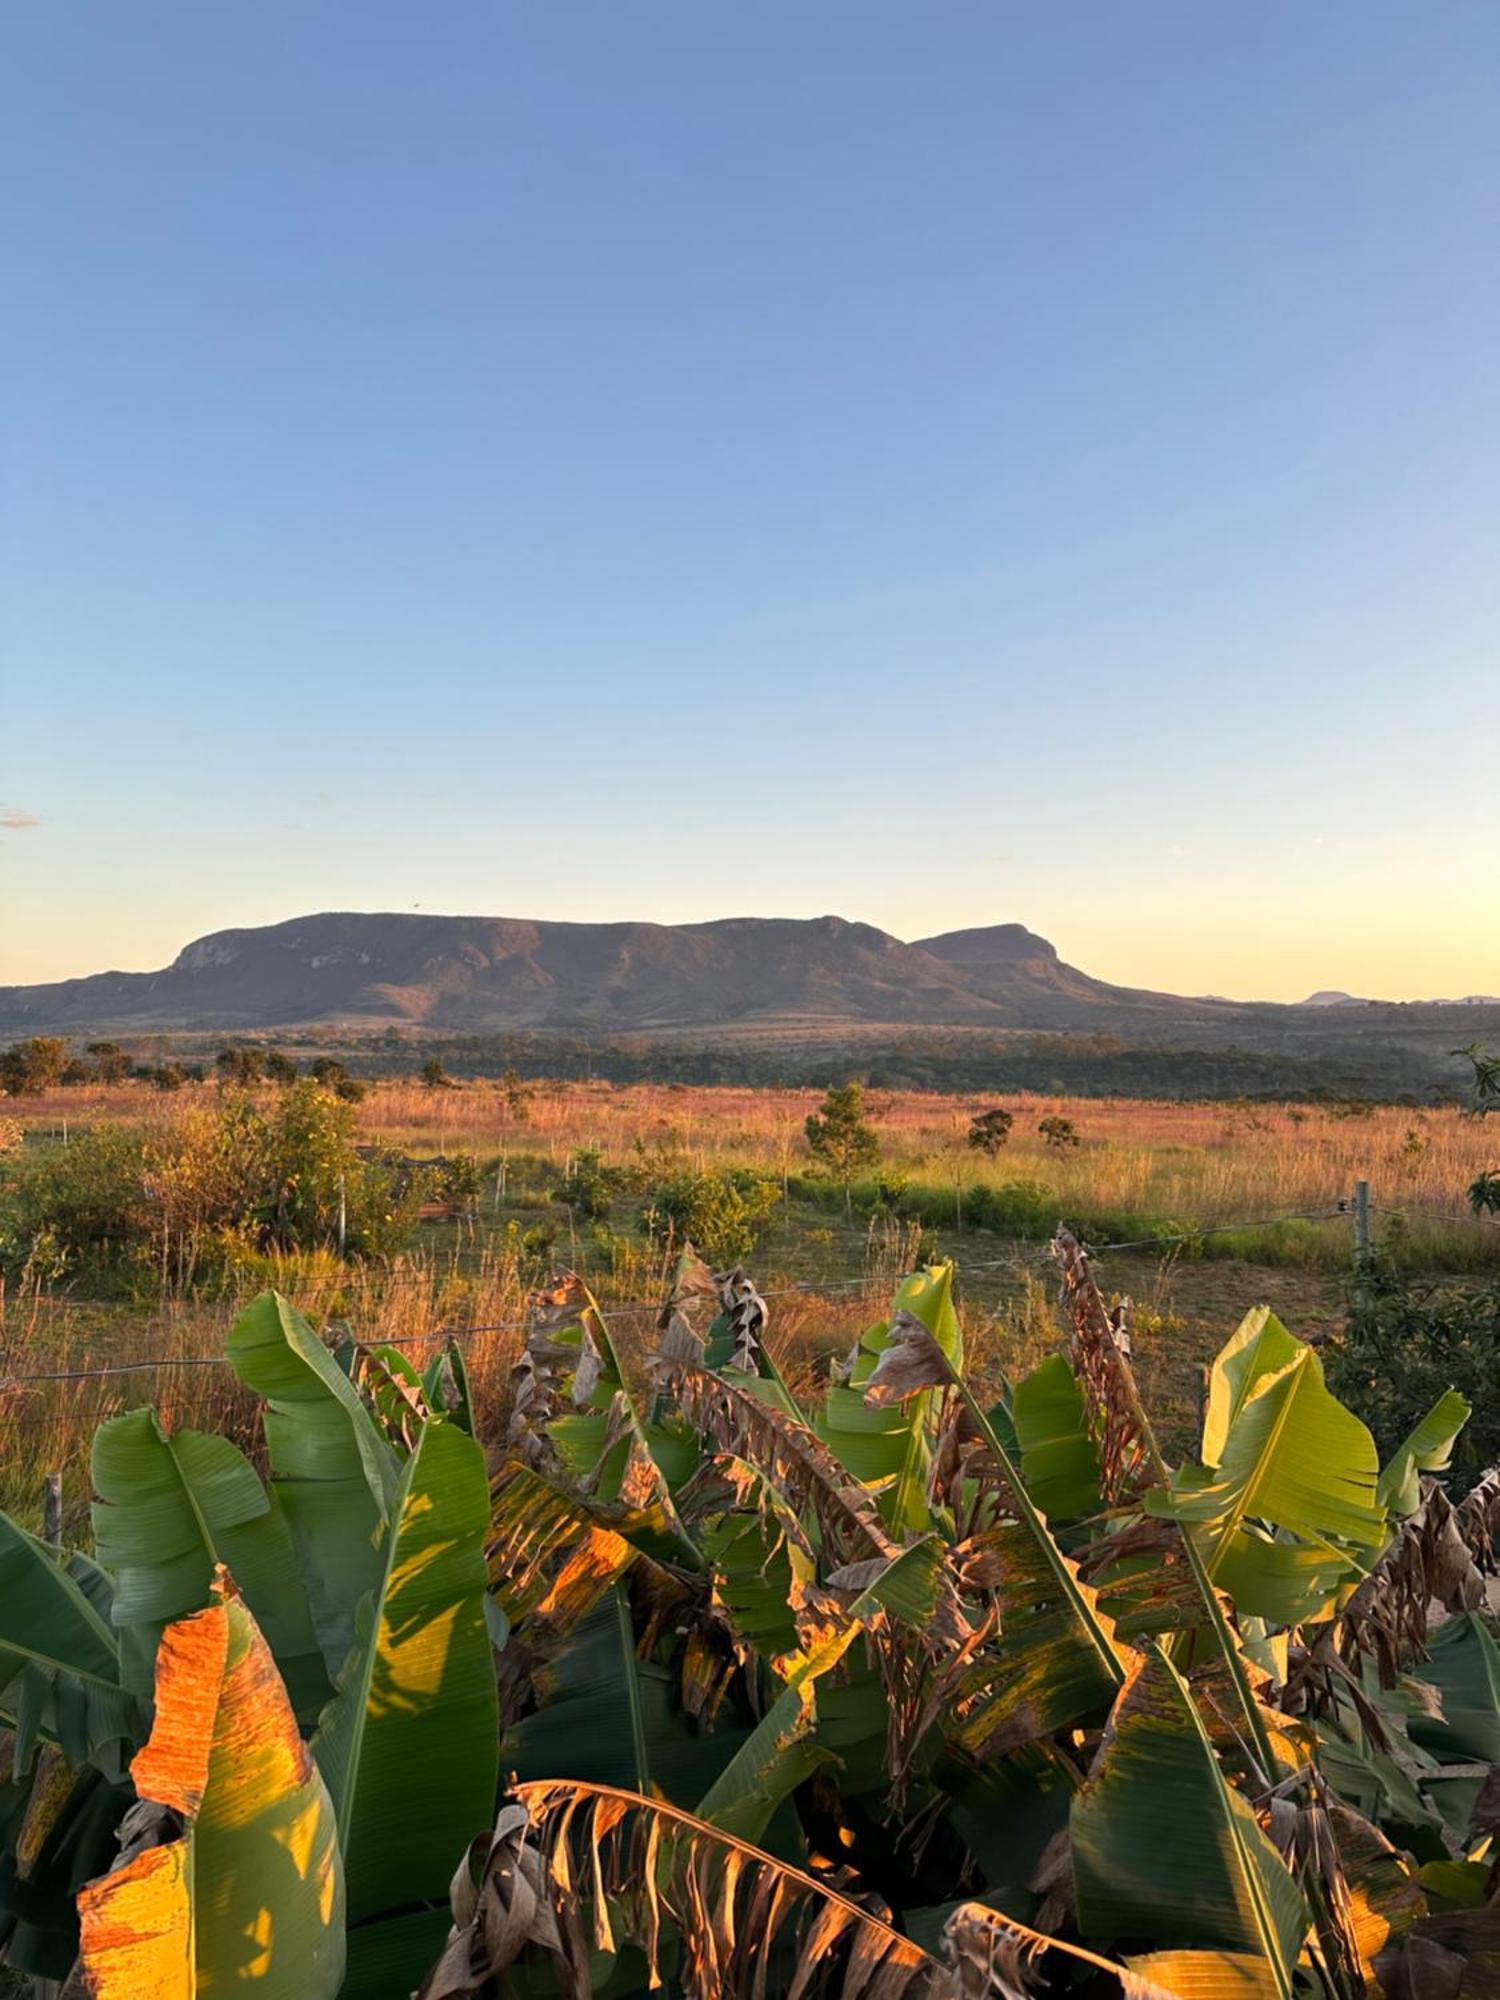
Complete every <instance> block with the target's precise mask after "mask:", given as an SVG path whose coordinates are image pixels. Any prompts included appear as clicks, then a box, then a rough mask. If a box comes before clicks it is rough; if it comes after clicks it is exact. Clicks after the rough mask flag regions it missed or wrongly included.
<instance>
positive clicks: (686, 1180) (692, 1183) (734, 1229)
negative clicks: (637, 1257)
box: [641, 1169, 781, 1269]
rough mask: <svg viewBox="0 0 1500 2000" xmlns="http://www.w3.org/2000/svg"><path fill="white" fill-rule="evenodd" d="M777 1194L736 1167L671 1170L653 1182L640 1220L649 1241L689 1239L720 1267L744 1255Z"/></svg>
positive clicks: (773, 1187) (775, 1189)
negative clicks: (711, 1170) (708, 1170)
mask: <svg viewBox="0 0 1500 2000" xmlns="http://www.w3.org/2000/svg"><path fill="white" fill-rule="evenodd" d="M780 1199H781V1190H780V1188H779V1187H777V1185H776V1183H775V1182H774V1181H768V1180H762V1179H760V1178H759V1177H758V1176H757V1175H755V1174H751V1173H746V1172H743V1171H741V1170H738V1169H731V1170H730V1171H729V1172H727V1173H722V1174H693V1173H687V1174H674V1175H672V1176H671V1177H670V1178H669V1179H667V1180H663V1181H659V1182H658V1183H657V1184H656V1186H655V1188H654V1189H653V1190H652V1193H651V1197H650V1199H649V1201H648V1202H647V1205H646V1207H645V1209H644V1211H643V1212H642V1215H641V1222H642V1224H643V1226H644V1227H645V1229H646V1232H647V1234H648V1235H649V1236H651V1237H652V1238H653V1239H654V1240H655V1241H657V1242H661V1243H667V1244H672V1245H681V1244H682V1243H684V1242H688V1243H691V1244H692V1245H693V1247H694V1249H696V1250H697V1251H698V1252H699V1254H700V1255H701V1256H703V1257H705V1258H707V1260H708V1262H709V1263H710V1264H714V1265H717V1266H718V1267H719V1268H720V1269H723V1268H725V1267H726V1266H728V1265H730V1264H738V1263H741V1262H742V1261H743V1260H744V1259H745V1258H746V1257H748V1256H749V1255H750V1252H751V1251H752V1250H753V1249H754V1247H755V1243H756V1239H757V1237H758V1236H759V1234H760V1232H761V1230H762V1229H763V1228H764V1227H765V1225H766V1223H767V1222H768V1221H769V1220H770V1217H771V1214H772V1211H773V1210H774V1209H775V1207H776V1204H777V1202H778V1201H780Z"/></svg>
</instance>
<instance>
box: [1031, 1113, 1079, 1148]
mask: <svg viewBox="0 0 1500 2000" xmlns="http://www.w3.org/2000/svg"><path fill="white" fill-rule="evenodd" d="M1036 1129H1037V1130H1038V1132H1040V1133H1041V1135H1042V1137H1043V1138H1044V1139H1045V1140H1046V1142H1047V1144H1048V1145H1049V1146H1056V1147H1058V1148H1062V1147H1066V1146H1081V1145H1082V1144H1083V1141H1082V1140H1081V1139H1080V1138H1079V1136H1078V1127H1077V1126H1076V1125H1075V1124H1074V1123H1073V1121H1072V1119H1071V1118H1058V1117H1056V1116H1053V1117H1051V1118H1043V1119H1041V1120H1040V1122H1039V1123H1038V1125H1037V1128H1036Z"/></svg>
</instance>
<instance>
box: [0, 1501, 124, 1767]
mask: <svg viewBox="0 0 1500 2000" xmlns="http://www.w3.org/2000/svg"><path fill="white" fill-rule="evenodd" d="M80 1568H83V1564H82V1562H80ZM84 1574H85V1575H87V1570H86V1569H85V1570H84ZM0 1721H3V1722H5V1723H8V1724H9V1725H10V1726H11V1728H12V1729H14V1730H15V1732H16V1738H17V1740H16V1742H15V1743H14V1744H13V1745H12V1748H11V1761H12V1765H13V1768H15V1769H17V1770H18V1772H19V1774H20V1775H23V1776H24V1775H25V1773H26V1772H27V1771H28V1770H29V1769H30V1764H31V1748H32V1746H33V1745H34V1744H35V1743H36V1741H37V1740H38V1739H39V1738H45V1739H47V1740H50V1741H51V1742H54V1743H56V1744H58V1745H60V1746H61V1748H62V1749H63V1750H64V1751H65V1752H66V1754H67V1756H68V1757H69V1759H70V1760H71V1761H72V1762H73V1763H74V1764H82V1763H84V1762H85V1761H88V1762H91V1763H94V1764H96V1765H97V1766H98V1767H99V1769H100V1770H101V1771H103V1772H104V1774H105V1775H106V1776H107V1777H109V1778H112V1779H117V1778H120V1777H122V1776H123V1775H124V1759H125V1757H126V1756H128V1754H129V1752H130V1750H131V1749H133V1748H134V1747H135V1744H136V1743H138V1742H139V1741H140V1738H141V1736H142V1735H143V1734H144V1733H145V1717H144V1713H143V1711H142V1708H141V1705H140V1703H139V1702H138V1701H137V1700H135V1699H134V1698H133V1696H132V1695H131V1694H130V1693H129V1692H128V1691H127V1690H125V1689H124V1688H122V1686H121V1683H120V1656H119V1640H118V1637H117V1635H116V1633H115V1632H114V1630H113V1628H112V1626H111V1625H110V1623H109V1619H108V1614H107V1610H106V1609H104V1608H101V1606H100V1605H99V1604H97V1603H96V1602H95V1601H94V1596H93V1595H91V1594H90V1591H89V1590H85V1588H84V1587H83V1584H82V1583H81V1582H80V1580H79V1576H78V1575H77V1574H75V1573H74V1570H73V1567H72V1566H71V1562H70V1560H69V1559H66V1558H64V1557H63V1556H61V1555H60V1554H59V1553H58V1552H57V1551H56V1550H53V1549H50V1548H48V1547H47V1545H46V1544H45V1543H42V1542H38V1541H37V1540H36V1539H35V1538H34V1537H33V1536H31V1535H28V1534H27V1533H26V1532H25V1530H24V1529H22V1528H19V1527H18V1526H17V1525H16V1523H15V1522H14V1521H12V1520H11V1519H10V1517H9V1516H8V1515H6V1514H0Z"/></svg>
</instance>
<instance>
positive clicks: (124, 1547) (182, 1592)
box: [93, 1409, 329, 1721]
mask: <svg viewBox="0 0 1500 2000" xmlns="http://www.w3.org/2000/svg"><path fill="white" fill-rule="evenodd" d="M93 1476H94V1491H95V1492H96V1494H97V1495H98V1498H97V1500H96V1501H95V1502H94V1507H93V1522H94V1546H95V1548H96V1549H97V1550H98V1553H99V1557H100V1560H101V1561H102V1562H103V1563H104V1564H106V1565H107V1567H108V1568H109V1570H110V1571H111V1572H112V1573H113V1576H114V1580H115V1596H114V1610H113V1616H114V1622H115V1624H116V1625H117V1626H118V1628H119V1631H120V1641H121V1646H120V1650H121V1659H122V1664H123V1668H124V1678H125V1680H126V1683H127V1685H129V1686H130V1687H132V1688H133V1689H135V1690H137V1691H139V1692H141V1693H144V1694H149V1693H150V1691H151V1685H152V1670H153V1668H154V1665H155V1661H156V1646H157V1641H158V1640H159V1638H160V1637H161V1634H162V1630H163V1628H164V1627H165V1626H166V1625H168V1624H170V1623H171V1621H172V1620H173V1619H174V1618H182V1617H185V1616H186V1614H187V1613H188V1612H190V1611H201V1610H202V1609H203V1607H204V1605H206V1604H207V1603H208V1601H209V1595H210V1590H211V1587H212V1583H213V1577H214V1570H215V1566H216V1565H217V1564H219V1563H223V1564H224V1565H225V1566H226V1568H228V1569H229V1570H230V1571H231V1573H232V1574H233V1575H234V1577H235V1579H236V1582H237V1583H238V1584H239V1586H240V1588H241V1590H242V1591H243V1592H244V1596H245V1601H246V1603H247V1604H248V1605H249V1607H250V1611H251V1615H252V1616H253V1617H254V1618H255V1620H256V1622H257V1623H258V1624H259V1626H260V1628H261V1630H262V1632H263V1633H264V1634H265V1638H266V1642H267V1644H268V1645H269V1646H270V1648H271V1652H272V1654H273V1656H274V1658H275V1660H276V1665H277V1667H278V1669H279V1671H280V1673H281V1676H282V1678H283V1680H284V1681H285V1682H286V1684H287V1690H288V1692H289V1693H290V1695H291V1697H292V1705H293V1707H294V1708H295V1709H296V1711H297V1714H298V1716H299V1717H300V1718H301V1719H303V1720H305V1721H310V1720H311V1719H312V1718H313V1717H314V1716H316V1714H317V1712H318V1709H319V1708H320V1707H321V1705H322V1703H323V1702H324V1701H326V1700H327V1698H328V1693H329V1682H328V1675H327V1672H326V1671H325V1668H324V1664H323V1656H322V1653H321V1652H320V1651H319V1648H318V1642H317V1638H316V1636H315V1635H314V1632H313V1626H312V1615H311V1612H310V1610H309V1608H308V1598H307V1589H306V1587H305V1585H304V1583H303V1581H302V1576H301V1573H300V1571H299V1570H298V1567H297V1557H296V1551H295V1550H294V1548H293V1546H292V1537H291V1533H290V1531H289V1529H288V1527H287V1523H286V1521H285V1519H284V1518H283V1515H282V1512H281V1509H280V1506H279V1504H278V1503H277V1500H276V1498H275V1497H274V1496H273V1495H270V1494H268V1493H267V1492H266V1489H265V1487H264V1486H263V1485H262V1484H261V1480H260V1476H259V1474H258V1473H257V1472H256V1470H255V1468H254V1467H253V1466H252V1465H251V1463H250V1461H249V1460H248V1459H247V1458H246V1457H245V1455H244V1454H243V1452H241V1451H239V1450H237V1449H236V1448H235V1446H234V1445H232V1444H231V1443H230V1442H229V1440H228V1439H227V1438H222V1437H215V1436H211V1435H209V1434H207V1433H205V1432H203V1431H176V1432H174V1433H172V1434H170V1435H169V1434H168V1433H167V1432H166V1431H165V1430H164V1429H163V1428H162V1424H161V1420H160V1418H159V1417H158V1416H157V1414H156V1412H155V1410H149V1409H145V1410H127V1411H126V1412H125V1414H124V1415H123V1416H118V1417H111V1418H110V1419H109V1420H108V1422H106V1423H103V1424H101V1425H100V1426H99V1429H98V1431H97V1432H96V1433H95V1437H94V1463H93Z"/></svg>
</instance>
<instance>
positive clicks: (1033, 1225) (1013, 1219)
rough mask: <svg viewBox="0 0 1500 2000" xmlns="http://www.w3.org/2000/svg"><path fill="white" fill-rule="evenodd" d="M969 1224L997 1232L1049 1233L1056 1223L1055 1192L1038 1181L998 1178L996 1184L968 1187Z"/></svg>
mask: <svg viewBox="0 0 1500 2000" xmlns="http://www.w3.org/2000/svg"><path fill="white" fill-rule="evenodd" d="M967 1214H968V1220H969V1223H970V1225H971V1226H972V1227H973V1228H976V1229H993V1230H994V1231H995V1233H996V1235H997V1236H1023V1237H1040V1236H1050V1235H1051V1234H1052V1231H1053V1230H1054V1229H1055V1228H1056V1227H1057V1196H1056V1195H1055V1194H1054V1193H1053V1192H1052V1190H1051V1188H1049V1187H1044V1186H1043V1185H1042V1183H1041V1182H1040V1181H1002V1182H1001V1183H1000V1185H999V1187H984V1186H982V1185H981V1186H979V1187H976V1188H973V1189H971V1191H970V1193H969V1198H968V1202H967Z"/></svg>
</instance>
